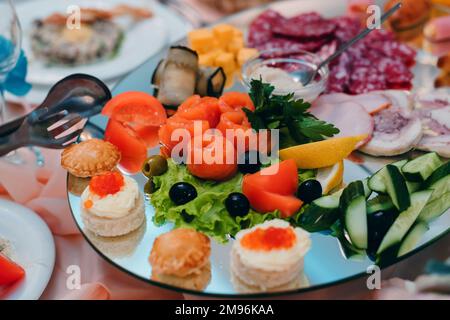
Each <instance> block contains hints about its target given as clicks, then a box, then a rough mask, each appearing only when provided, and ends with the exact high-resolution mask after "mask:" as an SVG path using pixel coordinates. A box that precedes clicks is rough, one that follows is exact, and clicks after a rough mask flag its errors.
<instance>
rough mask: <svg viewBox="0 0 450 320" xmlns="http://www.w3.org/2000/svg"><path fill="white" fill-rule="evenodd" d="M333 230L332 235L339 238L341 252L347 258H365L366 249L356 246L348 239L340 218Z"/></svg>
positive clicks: (332, 227)
mask: <svg viewBox="0 0 450 320" xmlns="http://www.w3.org/2000/svg"><path fill="white" fill-rule="evenodd" d="M331 231H332V235H333V236H334V237H336V238H337V239H338V241H339V246H340V248H341V252H342V254H343V255H344V257H345V258H346V259H356V260H360V259H364V258H365V250H362V249H358V248H356V247H355V246H354V245H352V244H351V243H350V241H348V239H347V237H346V236H345V230H344V228H343V226H342V224H341V221H340V220H338V221H336V223H335V224H333V225H332V226H331Z"/></svg>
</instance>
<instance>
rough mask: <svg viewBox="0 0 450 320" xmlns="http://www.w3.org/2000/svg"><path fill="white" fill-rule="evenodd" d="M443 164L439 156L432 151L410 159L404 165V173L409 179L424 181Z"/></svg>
mask: <svg viewBox="0 0 450 320" xmlns="http://www.w3.org/2000/svg"><path fill="white" fill-rule="evenodd" d="M441 165H442V161H441V159H440V158H439V156H438V155H437V154H436V153H435V152H430V153H427V154H424V155H423V156H420V157H418V158H416V159H414V160H411V161H409V162H408V163H407V164H405V165H404V166H403V167H402V173H403V175H404V176H405V178H406V180H408V181H412V182H423V181H425V180H426V179H427V178H428V177H429V176H430V175H431V174H432V173H433V172H434V170H436V169H437V168H439V167H440V166H441Z"/></svg>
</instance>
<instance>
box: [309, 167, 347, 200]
mask: <svg viewBox="0 0 450 320" xmlns="http://www.w3.org/2000/svg"><path fill="white" fill-rule="evenodd" d="M343 177H344V161H343V160H341V161H339V162H337V163H335V164H334V165H332V166H330V167H325V168H320V169H319V170H317V175H316V180H317V181H319V182H320V184H321V186H322V194H328V193H329V192H330V191H331V190H333V189H334V188H336V187H337V186H339V185H340V184H341V183H342V179H343Z"/></svg>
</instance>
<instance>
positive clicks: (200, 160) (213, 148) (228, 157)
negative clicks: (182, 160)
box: [187, 133, 237, 181]
mask: <svg viewBox="0 0 450 320" xmlns="http://www.w3.org/2000/svg"><path fill="white" fill-rule="evenodd" d="M195 139H198V141H195ZM197 144H198V146H197ZM187 150H188V156H187V159H188V162H187V168H188V170H189V172H190V173H191V174H192V175H194V176H196V177H198V178H202V179H207V180H214V181H224V180H228V179H230V178H231V177H233V176H234V175H235V174H236V172H237V163H236V152H235V150H234V146H233V144H232V142H231V141H229V140H227V139H226V138H224V137H223V136H222V135H221V134H214V133H213V134H209V133H205V134H204V135H202V136H197V137H194V138H192V140H191V142H190V143H189V145H188V149H187Z"/></svg>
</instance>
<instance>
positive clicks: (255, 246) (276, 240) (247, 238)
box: [241, 227, 297, 251]
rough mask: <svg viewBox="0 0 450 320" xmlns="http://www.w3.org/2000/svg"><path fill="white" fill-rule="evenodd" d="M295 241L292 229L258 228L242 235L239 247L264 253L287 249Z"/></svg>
mask: <svg viewBox="0 0 450 320" xmlns="http://www.w3.org/2000/svg"><path fill="white" fill-rule="evenodd" d="M296 239H297V237H296V235H295V232H294V231H293V230H292V228H277V227H269V228H267V229H261V228H258V229H256V230H254V231H252V232H251V233H247V234H246V235H244V236H243V237H242V239H241V245H242V246H243V247H244V248H247V249H252V250H264V251H269V250H276V249H289V248H291V247H292V246H293V245H294V244H295V241H296Z"/></svg>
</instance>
